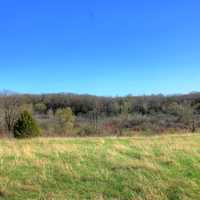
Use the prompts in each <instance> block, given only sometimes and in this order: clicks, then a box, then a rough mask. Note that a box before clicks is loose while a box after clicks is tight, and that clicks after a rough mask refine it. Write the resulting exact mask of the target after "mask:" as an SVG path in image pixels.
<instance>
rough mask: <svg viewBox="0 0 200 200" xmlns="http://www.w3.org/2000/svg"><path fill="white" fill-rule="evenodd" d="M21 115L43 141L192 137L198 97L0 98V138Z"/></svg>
mask: <svg viewBox="0 0 200 200" xmlns="http://www.w3.org/2000/svg"><path fill="white" fill-rule="evenodd" d="M24 111H26V112H27V113H29V114H30V115H31V117H32V118H33V119H34V120H35V121H36V123H37V126H38V128H39V130H40V133H41V134H42V135H43V136H106V135H112V136H113V135H115V136H131V135H137V134H164V133H175V132H176V133H177V132H197V131H198V129H199V128H200V93H198V92H194V93H190V94H185V95H168V96H165V95H149V96H132V95H127V96H125V97H118V96H116V97H103V96H102V97H101V96H93V95H88V94H85V95H78V94H71V93H58V94H38V95H34V94H17V93H11V92H1V94H0V133H1V136H2V137H3V136H12V135H13V132H14V126H15V123H16V121H17V120H18V119H19V116H20V114H21V113H22V112H24Z"/></svg>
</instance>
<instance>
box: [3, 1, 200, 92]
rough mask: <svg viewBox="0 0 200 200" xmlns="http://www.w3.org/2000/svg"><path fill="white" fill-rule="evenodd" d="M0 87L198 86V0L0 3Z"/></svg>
mask: <svg viewBox="0 0 200 200" xmlns="http://www.w3.org/2000/svg"><path fill="white" fill-rule="evenodd" d="M0 75H1V76H0V89H9V90H13V91H17V92H32V93H40V92H74V93H90V94H96V95H126V94H133V95H138V94H151V93H164V94H173V93H187V92H191V91H199V90H200V1H199V0H165V1H161V0H84V1H83V0H72V1H67V0H34V1H29V0H5V1H1V2H0Z"/></svg>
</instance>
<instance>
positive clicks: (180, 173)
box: [0, 134, 200, 200]
mask: <svg viewBox="0 0 200 200" xmlns="http://www.w3.org/2000/svg"><path fill="white" fill-rule="evenodd" d="M199 198H200V135H192V134H189V135H181V136H180V135H174V136H172V135H170V136H159V137H134V138H122V139H119V138H91V139H61V138H56V139H46V138H41V139H33V140H1V141H0V199H5V200H7V199H9V200H15V199H19V200H22V199H24V200H26V199H41V200H42V199H44V200H51V199H55V200H64V199H96V200H103V199H115V200H116V199H122V200H126V199H131V200H133V199H136V200H158V199H159V200H161V199H169V200H175V199H176V200H179V199H180V200H182V199H193V200H194V199H195V200H198V199H199Z"/></svg>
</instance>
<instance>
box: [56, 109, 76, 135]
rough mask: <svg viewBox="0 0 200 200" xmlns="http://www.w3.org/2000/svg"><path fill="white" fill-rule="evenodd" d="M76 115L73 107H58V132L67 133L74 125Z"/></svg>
mask: <svg viewBox="0 0 200 200" xmlns="http://www.w3.org/2000/svg"><path fill="white" fill-rule="evenodd" d="M74 121H75V116H74V114H73V112H72V110H71V108H64V109H58V110H57V111H56V113H55V122H56V127H55V128H56V132H58V133H59V134H61V133H62V134H65V133H66V132H67V131H69V130H70V131H71V130H72V129H73V127H74Z"/></svg>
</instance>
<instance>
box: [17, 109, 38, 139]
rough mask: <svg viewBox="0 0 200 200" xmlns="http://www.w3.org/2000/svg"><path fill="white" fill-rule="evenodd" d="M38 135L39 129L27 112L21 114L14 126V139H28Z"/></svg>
mask: <svg viewBox="0 0 200 200" xmlns="http://www.w3.org/2000/svg"><path fill="white" fill-rule="evenodd" d="M39 135H40V131H39V128H38V126H37V123H36V121H35V120H34V119H33V117H32V115H31V114H30V113H29V112H27V111H24V112H22V113H21V114H20V116H19V119H18V120H17V121H16V123H15V125H14V137H16V138H29V137H36V136H39Z"/></svg>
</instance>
